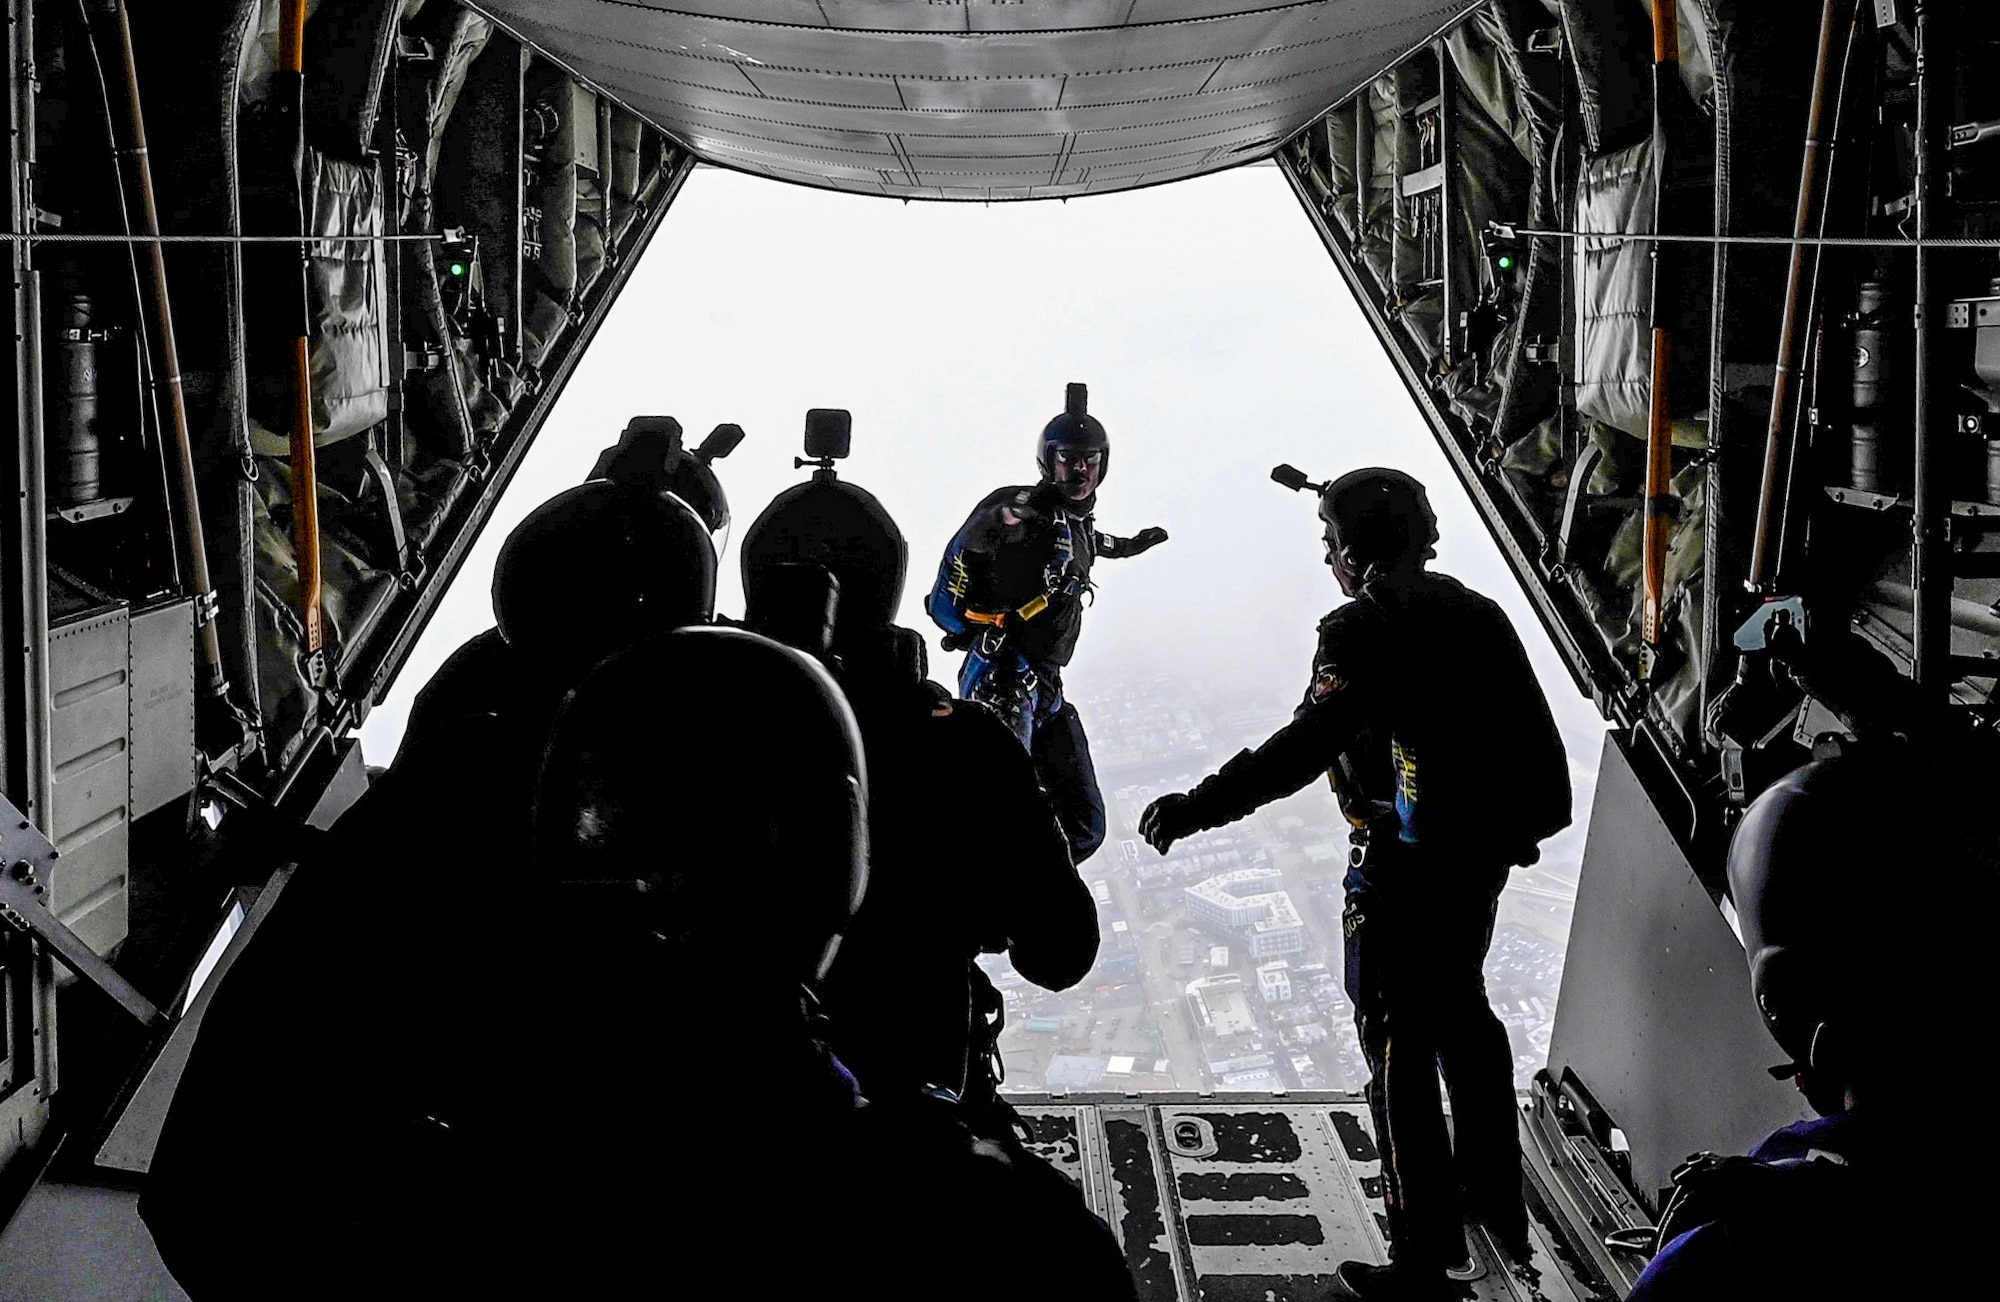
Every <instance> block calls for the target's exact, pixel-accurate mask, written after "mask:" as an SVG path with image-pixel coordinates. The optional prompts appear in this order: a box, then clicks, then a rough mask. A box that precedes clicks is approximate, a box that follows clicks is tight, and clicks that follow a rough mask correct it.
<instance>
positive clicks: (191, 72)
mask: <svg viewBox="0 0 2000 1302" xmlns="http://www.w3.org/2000/svg"><path fill="white" fill-rule="evenodd" d="M284 8H285V6H284V5H283V4H282V3H280V0H237V2H235V3H230V4H224V5H208V6H198V7H195V8H192V9H190V8H188V7H185V6H160V5H133V6H129V7H127V6H125V5H122V4H116V3H113V4H108V5H107V4H103V3H97V2H96V0H92V2H91V3H82V2H80V0H15V3H12V4H10V6H9V9H10V16H11V19H12V21H11V24H10V28H9V30H10V33H11V34H12V42H13V43H12V47H11V51H10V52H11V55H12V58H11V61H10V65H9V69H10V77H9V89H10V92H11V101H10V108H11V112H12V115H13V121H14V122H15V123H16V124H17V126H18V135H17V140H18V151H19V152H18V153H17V155H16V160H17V164H18V166H17V167H16V168H15V169H13V174H14V178H15V185H14V188H13V192H12V195H11V206H10V209H9V211H10V214H11V216H12V219H13V224H12V226H11V230H12V231H13V232H14V233H15V234H16V235H17V236H23V235H33V236H39V237H48V236H53V237H56V238H55V239H53V240H48V241H47V242H34V243H30V242H28V241H26V240H24V239H18V238H17V239H16V240H15V241H13V242H11V243H10V244H9V245H8V248H9V250H10V255H11V256H12V258H13V261H14V269H15V277H14V282H13V283H14V286H15V290H14V292H13V294H12V295H11V298H12V301H13V305H14V310H15V322H16V330H15V334H16V339H17V347H16V364H15V366H14V367H13V368H12V369H11V373H10V383H11V387H12V390H13V393H14V398H15V402H16V411H17V414H18V422H17V429H18V431H19V440H18V444H17V446H18V448H19V449H20V452H21V455H20V456H19V457H18V458H17V459H16V462H15V463H14V464H13V465H12V466H10V467H9V469H8V472H7V473H8V477H9V480H10V482H11V483H12V484H13V486H14V487H15V489H16V492H15V493H14V494H11V495H10V498H11V499H12V500H18V501H20V502H21V504H22V510H21V511H20V513H19V515H18V516H17V517H16V519H15V521H14V524H13V527H12V528H11V529H10V530H9V531H8V533H7V535H6V546H7V553H8V557H9V561H10V565H9V568H8V571H7V572H8V575H9V578H8V581H7V599H8V600H7V612H8V620H9V624H8V628H9V632H10V636H9V638H8V642H9V646H10V654H9V657H8V661H7V666H6V668H7V689H6V696H5V701H6V705H7V723H8V728H7V736H6V747H5V752H4V757H0V758H4V779H5V783H4V785H5V796H6V798H7V799H8V801H10V802H11V804H12V805H13V806H14V807H15V808H16V809H18V810H19V811H20V813H21V815H22V818H21V820H20V821H21V826H22V828H24V829H27V828H29V827H30V824H33V826H34V827H35V828H37V829H41V830H45V831H46V832H47V834H48V838H49V839H48V840H47V841H46V842H41V843H39V845H40V848H39V849H38V850H30V851H28V852H27V855H28V857H27V859H24V860H22V863H23V865H24V866H23V868H22V870H21V872H20V873H19V874H17V876H18V877H19V878H20V880H21V881H23V882H24V883H28V884H29V885H30V889H29V891H28V893H27V895H25V896H24V897H23V900H22V903H23V904H24V905H25V906H32V908H33V910H34V916H35V918H36V921H37V922H38V923H39V924H41V925H42V926H43V929H44V930H45V931H48V930H50V928H51V927H52V926H60V927H63V928H66V929H67V930H68V932H69V933H70V934H71V935H73V936H74V937H77V938H79V940H78V943H79V944H80V945H81V946H82V947H83V949H84V951H85V952H84V953H83V954H82V955H81V956H80V957H81V959H82V961H84V962H85V964H86V966H88V965H89V963H90V962H91V960H103V959H110V960H112V962H111V963H109V964H105V965H103V966H101V967H97V968H94V969H93V970H92V971H90V972H88V973H86V978H87V979H86V981H85V983H84V985H85V986H86V987H87V986H89V985H101V984H103V983H104V982H106V981H116V980H127V981H129V983H130V985H131V986H132V987H133V990H134V993H136V994H138V995H139V996H140V998H141V1001H142V1003H143V1004H144V1005H146V1006H148V1007H150V1008H151V1009H152V1010H153V1011H155V1012H161V1010H166V1011H165V1012H161V1016H163V1017H164V1016H166V1015H167V1014H168V1013H170V1012H171V1011H172V1010H174V1009H175V1008H176V1007H177V1006H178V1005H179V1004H180V1003H182V1002H184V992H185V986H186V983H187V980H188V977H189V974H190V972H191V971H192V969H193V967H194V963H195V960H196V959H198V958H199V957H200V955H201V953H202V951H203V949H204V948H205V947H206V946H207V945H208V944H209V941H210V938H211V937H212V936H213V935H215V933H216V928H217V927H218V925H220V924H222V922H223V919H224V917H225V916H226V915H227V913H228V912H229V910H230V908H231V907H232V905H234V904H238V903H244V904H247V903H248V902H249V901H250V900H252V899H253V898H254V895H255V891H256V887H257V884H258V883H260V882H262V881H263V880H265V879H266V878H267V877H268V875H269V874H270V872H271V870H272V869H273V868H274V867H275V866H276V865H277V864H278V863H279V862H280V861H281V860H282V858H283V849H282V846H280V845H277V844H276V843H273V842H271V841H270V840H269V838H268V837H264V836H262V835H261V834H260V830H259V829H260V827H261V826H262V825H261V824H260V823H259V819H258V816H257V815H256V814H255V813H254V812H253V813H248V814H246V812H245V811H259V810H265V809H269V808H272V807H274V806H276V807H283V808H289V809H290V810H291V813H290V814H288V815H286V816H285V817H287V818H295V817H297V816H299V815H302V814H304V813H305V812H306V811H307V809H308V808H309V807H312V806H315V805H317V804H320V803H321V802H322V799H323V797H322V792H323V791H325V790H327V789H329V782H330V780H331V783H332V787H333V788H335V789H338V788H340V787H341V782H340V781H339V779H338V778H337V777H336V775H337V774H339V773H341V772H342V771H343V765H344V764H346V763H347V762H349V761H351V760H352V743H351V741H347V740H344V738H345V736H346V734H347V733H349V732H350V731H351V730H352V729H353V727H354V726H355V725H356V724H358V722H359V721H360V720H361V719H362V718H363V717H364V716H365V715H366V712H367V710H368V708H369V706H370V704H371V703H372V702H373V701H374V700H375V699H377V698H378V697H379V696H380V694H381V693H382V692H383V691H385V690H386V688H387V685H388V683H389V681H390V680H391V678H392V677H393V675H394V674H395V671H396V669H397V668H398V666H399V665H400V663H401V661H402V658H403V657H404V656H405V655H406V654H407V653H408V651H409V648H410V646H411V645H412V644H413V642H414V640H415V638H416V636H417V634H418V633H419V632H420V631H421V629H422V627H423V624H424V622H425V620H426V619H427V617H428V614H429V612H430V610H431V608H432V606H433V605H434V604H435V602H436V600H437V599H438V597H439V595H440V594H441V593H442V592H443V590H444V588H445V587H446V586H447V584H448V582H449V580H450V577H451V576H452V574H453V573H454V572H455V570H456V568H457V566H458V563H459V561H460V559H461V558H462V557H463V555H464V554H465V551H466V550H467V548H469V546H470V545H471V542H472V540H473V539H474V537H476V536H477V534H478V532H479V530H480V528H481V526H482V524H483V522H484V520H485V518H486V515H487V513H488V512H489V511H490V510H491V508H492V506H493V504H494V503H495V502H496V501H497V500H498V497H499V495H500V493H501V492H502V491H503V490H504V488H505V486H506V484H507V482H508V479H509V477H510V476H511V474H512V473H513V471H514V468H515V467H516V466H517V465H518V464H519V461H520V458H521V456H522V454H523V453H524V451H525V449H526V447H527V445H528V443H529V441H530V440H531V439H532V437H533V436H534V433H535V432H536V430H537V429H538V427H539V426H540V424H541V422H542V420H543V419H544V418H545V417H546V415H547V413H548V411H549V409H550V407H551V405H552V404H553V402H554V399H555V396H556V395H557V393H558V392H559V391H560V390H561V388H562V385H563V383H564V382H565V380H566V379H567V378H568V376H569V374H570V371H571V369H572V368H573V366H574V365H575V362H576V360H577V358H578V357H579V356H580V355H581V353H582V351H583V349H584V347H585V346H586V345H587V344H588V342H589V341H590V338H591V337H592V335H593V334H594V332H595V331H596V329H597V327H598V324H599V322H600V321H601V320H602V317H603V315H604V313H605V311H606V310H607V309H608V307H609V305H610V303H611V301H612V300H613V299H614V298H615V297H616V295H617V293H618V291H619V289H620V287H621V286H622V285H623V283H624V280H625V277H626V275H627V273H628V272H629V271H630V268H631V267H632V265H633V264H634V263H635V262H636V260H637V258H638V256H639V254H640V252H641V251H642V250H643V249H644V247H645V246H646V243H647V241H648V239H649V238H650V237H651V235H652V233H653V231H654V230H655V229H656V227H657V225H658V222H659V220H660V217H661V215H662V214H663V213H664V212H665V210H666V207H667V205H668V204H669V203H671V201H672V199H673V196H674V194H675V193H676V191H677V189H678V187H679V185H680V184H681V182H682V181H683V180H684V179H685V177H686V175H687V173H688V171H689V170H690V169H691V167H692V165H693V159H692V158H691V156H690V155H688V154H687V153H686V152H685V151H684V150H683V149H681V148H680V147H679V146H678V145H676V144H675V143H674V142H672V141H670V140H668V139H667V138H666V136H664V135H663V134H662V133H661V132H660V131H659V130H658V129H657V128H655V127H653V126H651V125H650V124H648V123H647V122H646V121H645V120H644V119H642V118H641V117H640V116H639V115H637V114H636V113H634V112H633V111H632V110H631V109H629V108H628V107H626V106H625V105H624V104H623V103H621V102H619V101H618V100H616V99H615V98H613V97H611V96H609V95H607V94H604V93H603V92H602V91H601V90H599V89H598V88H596V87H593V86H590V85H587V84H585V83H583V82H581V81H579V80H578V79H576V78H575V77H574V76H573V75H572V74H570V73H569V72H568V71H567V70H566V69H564V68H563V67H561V66H560V65H558V64H557V63H555V62H553V61H551V60H549V59H548V58H546V57H544V56H541V55H538V54H537V53H535V52H534V51H533V50H531V49H530V48H529V47H527V46H525V45H523V44H522V43H521V42H520V41H519V40H517V39H516V38H515V37H513V36H511V35H509V34H507V33H506V32H504V31H500V30H499V29H497V28H496V27H495V25H494V24H493V22H492V21H491V20H490V19H488V18H486V17H485V16H483V15H481V14H480V13H478V12H476V11H474V10H472V9H470V8H467V7H465V6H463V5H458V4H453V3H443V2H437V3H429V4H425V3H423V0H320V2H319V3H316V4H314V5H312V6H311V7H310V14H309V17H308V18H307V20H306V21H305V23H304V30H303V37H302V44H301V53H300V56H299V67H298V70H297V71H292V70H289V69H288V68H287V67H286V66H285V65H286V57H285V52H284V51H283V50H281V48H280V45H281V42H280V27H281V22H280V19H281V12H282V10H283V9H284ZM128 50H129V52H130V57H129V59H128ZM166 51H173V52H174V54H173V56H172V57H167V55H166V54H165V52H166ZM142 139H143V142H144V146H145V147H144V149H141V148H140V144H141V141H142ZM154 231H157V232H158V233H159V234H161V235H162V236H164V237H165V238H166V239H168V240H170V241H172V242H170V243H165V244H163V245H150V246H149V245H147V244H146V243H144V242H143V240H144V237H145V236H147V235H148V234H150V233H152V232H154ZM287 236H318V237H321V238H315V239H311V240H309V241H307V242H300V241H298V240H297V239H294V240H293V242H290V243H287V242H285V238H286V237H287ZM79 237H83V238H79ZM155 249H157V250H158V256H157V260H156V259H155V256H154V250H155ZM302 378H303V380H304V381H305V383H303V384H302V383H301V380H302ZM302 394H303V395H305V396H303V397H302ZM302 403H303V405H302ZM308 449H309V454H308ZM305 494H310V499H309V500H310V502H311V504H312V510H311V511H306V510H302V509H301V505H300V504H301V502H302V501H304V500H308V499H306V498H305V497H304V496H303V495H305ZM307 557H312V558H315V562H316V568H317V583H316V585H314V584H311V583H309V582H308V581H306V580H304V579H302V571H303V572H305V573H306V574H310V573H311V572H312V571H313V569H314V564H312V563H302V562H304V560H305V558H307ZM309 588H310V589H312V592H311V595H310V596H309V592H308V590H309ZM309 625H313V626H316V628H317V633H316V634H314V633H309V631H308V627H309ZM38 698H39V700H40V701H41V702H42V705H41V708H40V709H36V708H34V703H35V701H36V700H37V699H38ZM58 856H60V860H59V862H58ZM30 860H32V861H33V862H34V863H35V865H36V868H35V869H34V870H33V871H32V872H31V871H29V870H28V869H27V868H26V866H25V865H26V864H27V863H28V862H29V861H30ZM36 890H40V891H41V894H40V895H37V894H36ZM37 901H41V902H42V903H45V904H46V908H45V909H43V908H42V907H41V904H38V903H37ZM10 903H11V901H10ZM6 930H7V929H6V928H4V927H0V931H6ZM51 934H53V933H51ZM5 942H6V944H7V948H6V950H5V951H4V954H5V971H6V978H5V981H4V982H0V985H4V988H5V989H6V991H7V998H6V1000H5V1002H4V1007H0V1016H4V1033H0V1045H4V1046H5V1052H4V1053H0V1121H4V1123H5V1124H4V1125H0V1169H6V1168H8V1167H9V1164H10V1160H11V1159H13V1158H15V1157H19V1156H21V1155H22V1154H24V1153H26V1152H27V1151H28V1150H29V1149H31V1148H32V1147H33V1146H34V1144H35V1140H36V1137H37V1135H38V1133H39V1132H40V1131H41V1130H42V1128H43V1127H45V1126H46V1125H47V1124H48V1123H49V1121H50V1119H51V1117H52V1115H54V1114H55V1113H57V1112H59V1111H60V1112H70V1113H74V1114H81V1122H82V1123H83V1124H86V1125H87V1124H89V1123H90V1117H89V1115H88V1114H89V1113H90V1112H91V1110H92V1108H93V1107H99V1106H102V1104H103V1103H104V1102H106V1101H107V1098H108V1094H109V1092H111V1091H113V1090H115V1089H116V1087H117V1083H118V1077H119V1074H120V1073H121V1072H122V1071H123V1070H124V1067H123V1066H121V1065H120V1064H121V1063H123V1062H124V1061H125V1059H126V1056H127V1055H129V1054H133V1053H138V1052H141V1051H142V1049H143V1048H144V1046H145V1044H146V1043H147V1040H148V1036H149V1034H150V1033H149V1032H147V1031H144V1030H142V1029H141V1028H140V1027H139V1026H137V1025H132V1026H125V1025H122V1023H121V1018H122V1017H123V1015H122V1014H121V1015H118V1016H114V1017H111V1018H110V1019H109V1020H108V1021H105V1024H103V1025H99V1024H98V1023H99V1022H100V1021H104V1020H105V1019H102V1018H100V1013H101V1011H102V1010H101V1009H100V1008H98V1007H95V1006H94V1004H93V1001H96V1000H97V999H98V998H99V996H98V995H97V994H96V992H95V991H92V990H89V989H87V988H82V989H80V988H79V987H78V986H77V985H76V983H75V980H74V977H73V976H72V974H71V972H70V969H69V967H68V966H65V965H64V964H60V963H57V964H54V965H51V962H50V959H49V955H48V954H47V953H46V952H43V953H41V954H40V955H39V956H37V954H36V948H37V947H36V946H35V945H33V944H31V943H29V941H28V940H27V939H25V938H23V937H17V936H15V935H13V934H12V933H9V934H8V935H7V936H6V937H5ZM58 987H61V996H60V1000H59V1001H58V998H57V995H56V990H57V988H58ZM58 1002H60V1005H61V1007H62V1008H63V1010H64V1013H65V1016H64V1017H63V1019H62V1020H63V1026H64V1032H65V1035H64V1039H65V1041H66V1047H67V1048H68V1058H69V1063H68V1065H69V1066H71V1067H72V1069H73V1070H72V1071H71V1072H70V1073H69V1081H70V1083H71V1088H70V1089H69V1090H68V1091H67V1094H68V1098H67V1099H66V1100H65V1103H66V1104H67V1107H64V1106H62V1105H58V1104H57V1103H56V1102H55V1100H56V1099H57V1097H58V1096H59V1095H60V1094H61V1093H63V1091H62V1090H61V1089H60V1086H61V1084H62V1082H63V1078H62V1077H61V1076H60V1075H59V1074H58V1062H59V1055H58V1053H57V1050H56V1040H57V1038H58V1037H57V1033H56V1026H55V1023H56V1020H57V1019H56V1016H55V1012H56V1008H57V1005H58ZM72 1004H79V1005H80V1006H83V1011H76V1012H72V1011H71V1009H70V1005H72ZM139 1006H140V1005H137V1004H135V1005H132V1007H139ZM123 1020H127V1021H129V1020H131V1019H123ZM13 1166H14V1171H15V1174H18V1173H19V1171H20V1169H21V1164H20V1163H14V1164H13Z"/></svg>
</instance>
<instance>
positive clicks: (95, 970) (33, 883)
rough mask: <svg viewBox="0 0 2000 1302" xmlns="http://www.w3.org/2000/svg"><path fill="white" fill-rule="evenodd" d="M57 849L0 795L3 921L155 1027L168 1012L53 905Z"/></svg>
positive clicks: (0, 908) (0, 910)
mask: <svg viewBox="0 0 2000 1302" xmlns="http://www.w3.org/2000/svg"><path fill="white" fill-rule="evenodd" d="M56 858H57V854H56V848H55V847H54V846H53V845H50V844H49V839H48V838H47V837H45V836H43V835H42V834H41V833H40V832H39V831H37V830H36V828H35V826H34V824H32V823H30V822H29V821H28V820H27V818H25V817H24V816H23V815H22V813H21V811H20V810H19V809H17V808H15V807H14V804H13V802H12V801H10V800H8V799H7V798H6V797H4V796H0V919H4V921H5V922H6V923H8V924H9V925H11V926H14V927H17V928H19V929H20V930H22V931H25V932H27V933H29V934H30V935H32V936H34V937H35V938H36V939H37V940H40V941H41V942H42V943H43V944H44V945H47V946H48V947H49V950H50V952H52V953H53V954H54V955H55V956H56V958H57V959H58V960H60V961H61V963H62V964H63V966H65V967H67V968H68V969H69V970H70V971H72V972H74V973H76V974H77V975H78V976H79V977H82V978H83V979H84V980H85V981H88V982H89V983H90V984H91V985H93V986H96V987H97V988H98V989H99V990H101V991H103V992H104V993H105V994H107V995H109V996H110V997H111V998H112V999H113V1000H114V1001H115V1002H116V1003H117V1004H118V1006H119V1007H120V1008H123V1009H124V1010H125V1011H126V1012H128V1013H130V1014H131V1015H132V1016H133V1017H135V1018H137V1019H138V1020H139V1024H140V1025H142V1026H157V1025H159V1024H160V1023H161V1022H163V1021H165V1020H166V1015H165V1014H164V1013H162V1012H161V1011H160V1010H159V1009H158V1008H157V1007H155V1006H154V1004H153V1001H152V1000H150V999H148V998H146V996H144V995H142V994H140V993H139V991H138V990H137V989H136V988H134V987H133V985H132V983H131V982H129V981H127V980H126V979H125V978H124V977H122V976H119V975H118V973H117V972H115V971H113V970H112V967H111V965H110V964H109V963H107V962H105V961H104V960H103V959H102V958H101V957H99V956H98V953H97V951H96V950H93V949H92V948H91V947H90V946H88V945H86V944H84V943H83V940H82V939H81V938H80V937H78V935H77V934H76V933H75V932H73V931H71V930H70V929H69V928H68V927H66V926H64V925H63V923H62V921H61V920H60V919H59V918H57V917H56V915H55V913H54V911H53V910H51V909H50V908H49V903H48V901H49V888H48V885H47V883H48V881H49V879H50V878H51V877H52V876H53V870H54V868H55V861H56Z"/></svg>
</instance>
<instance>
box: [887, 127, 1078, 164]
mask: <svg viewBox="0 0 2000 1302" xmlns="http://www.w3.org/2000/svg"><path fill="white" fill-rule="evenodd" d="M897 140H898V141H899V142H900V143H901V144H902V146H903V149H904V151H905V152H906V153H908V154H909V156H910V157H911V158H915V159H928V160H930V161H932V162H942V163H965V162H968V161H971V160H973V159H982V158H983V159H990V160H993V161H994V162H1013V163H1019V162H1020V161H1022V160H1023V159H1028V158H1050V159H1053V158H1059V157H1061V156H1062V154H1063V151H1064V150H1065V149H1066V148H1067V149H1069V150H1070V152H1072V153H1073V152H1075V146H1074V145H1072V144H1071V140H1072V137H1071V136H1070V135H1068V134H1067V133H1058V134H1055V135H1049V134H1045V133H1038V134H1034V135H1027V134H1023V135H1017V136H968V137H965V138H962V139H960V138H954V137H951V136H917V135H899V136H897Z"/></svg>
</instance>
